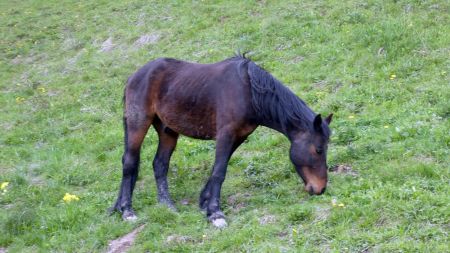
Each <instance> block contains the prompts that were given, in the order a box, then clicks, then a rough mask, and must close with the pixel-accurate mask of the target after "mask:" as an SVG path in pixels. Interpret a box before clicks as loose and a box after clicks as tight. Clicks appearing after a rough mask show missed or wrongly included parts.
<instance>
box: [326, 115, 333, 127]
mask: <svg viewBox="0 0 450 253" xmlns="http://www.w3.org/2000/svg"><path fill="white" fill-rule="evenodd" d="M332 119H333V114H332V113H330V115H328V117H326V118H325V122H327V124H328V125H329V124H330V123H331V120H332Z"/></svg>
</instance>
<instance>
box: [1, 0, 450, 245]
mask: <svg viewBox="0 0 450 253" xmlns="http://www.w3.org/2000/svg"><path fill="white" fill-rule="evenodd" d="M449 13H450V4H449V2H448V1H378V0H373V1H358V0H353V1H345V2H341V1H336V0H329V1H304V2H302V3H298V2H297V1H256V2H254V1H81V2H79V1H1V2H0V34H1V35H2V36H1V37H0V63H1V64H0V78H1V79H0V80H1V82H0V91H1V94H0V103H1V106H0V118H1V121H0V124H1V125H0V150H1V152H0V183H1V182H10V183H9V185H8V187H7V188H6V190H7V191H6V192H4V193H3V194H1V195H0V231H2V232H1V233H0V247H1V248H6V249H7V250H8V252H48V251H54V252H101V251H105V249H106V248H107V244H108V241H109V240H112V239H115V238H117V237H120V236H122V235H124V234H126V233H128V232H130V231H131V230H132V229H133V228H134V227H137V226H138V224H144V223H145V224H146V226H145V228H144V230H143V231H142V232H141V233H140V234H139V236H138V238H137V241H136V242H135V244H134V246H133V248H132V250H131V252H144V251H151V252H167V251H175V252H184V251H186V252H203V251H210V252H222V251H228V252H238V251H251V252H253V251H254V252H298V251H305V252H357V251H364V252H449V251H450V249H449V245H450V244H449V239H448V238H449V235H448V233H449V224H450V220H449V216H450V208H449V203H450V194H449V193H450V187H449V164H450V159H449V157H450V156H449V142H450V137H449V136H450V132H449V129H450V120H449V115H450V103H449V101H450V78H449V77H450V26H449V25H448V24H449V23H450V15H449ZM142 35H152V38H153V39H154V41H153V42H152V43H150V44H146V45H142V46H139V45H137V44H136V43H135V42H136V41H137V40H138V39H139V38H140V37H141V36H142ZM108 38H111V40H112V43H113V44H114V47H113V48H112V49H111V50H109V51H105V52H102V51H101V48H102V43H103V42H105V41H106V40H107V39H108ZM237 49H241V51H251V52H252V57H253V59H254V60H255V61H256V62H257V63H259V64H260V65H262V66H263V67H265V68H266V69H267V70H269V71H270V72H271V73H272V74H273V75H274V76H276V77H277V78H278V79H280V80H281V81H283V82H284V83H285V84H286V85H287V86H289V87H290V88H291V89H292V90H293V91H294V92H295V93H296V94H298V95H299V96H300V97H301V98H303V99H304V100H305V101H306V102H307V103H308V104H309V105H310V107H311V108H313V110H314V111H316V112H319V113H322V114H328V113H330V112H334V113H335V118H334V121H333V123H332V125H331V127H332V130H333V132H334V134H333V136H332V142H331V144H330V147H329V158H328V160H329V161H328V163H329V164H330V166H334V165H339V164H346V165H350V166H351V167H352V169H353V174H355V175H352V174H336V173H331V174H330V184H329V187H328V188H327V192H326V193H325V194H324V195H321V196H314V197H310V196H309V195H308V194H307V193H305V192H304V191H303V190H302V189H303V185H302V183H301V180H300V179H299V178H298V176H297V175H296V173H295V171H294V170H293V168H292V166H291V164H290V162H289V159H288V148H289V142H288V141H287V140H286V139H285V138H284V137H283V136H282V135H281V134H279V133H276V132H275V131H272V130H270V129H266V128H259V129H258V130H257V131H256V132H255V133H254V134H253V135H252V136H250V138H249V140H248V141H247V142H246V143H245V144H244V145H242V146H241V147H240V149H239V150H238V151H237V152H236V153H235V155H234V156H233V158H232V159H231V162H230V166H229V169H228V174H227V179H226V181H225V183H224V186H223V191H222V196H223V197H222V205H223V209H224V212H225V214H226V215H227V217H228V221H229V227H228V228H226V229H224V230H217V229H214V228H213V227H212V226H211V225H210V224H208V223H207V222H206V219H205V217H204V216H203V214H202V213H201V212H200V211H199V210H198V208H197V198H198V195H199V192H200V190H201V187H202V185H203V183H204V182H205V180H206V179H207V176H208V175H209V173H210V172H209V171H210V168H211V166H212V163H213V151H214V143H213V142H205V141H197V140H193V139H188V138H181V139H180V141H179V145H178V148H177V151H176V152H175V154H174V157H173V159H172V162H171V171H170V174H169V177H170V180H169V181H170V190H171V192H172V196H173V198H174V200H175V201H176V203H177V207H178V209H179V212H178V213H173V212H170V211H169V210H168V209H166V208H164V207H162V206H159V205H157V204H156V187H155V182H154V180H153V172H152V169H151V161H152V157H153V155H154V153H155V149H156V141H157V137H156V134H155V133H154V131H151V132H150V133H149V135H148V137H147V139H146V141H145V143H144V147H143V154H142V163H141V173H140V179H139V181H138V183H137V188H136V190H135V195H134V207H135V209H136V211H137V214H138V215H139V217H140V220H139V222H138V224H129V223H125V222H122V221H121V219H120V217H119V215H114V216H111V217H110V216H107V214H106V209H107V208H108V207H109V206H110V205H111V204H112V203H113V201H114V200H115V198H116V194H117V191H118V186H119V181H120V177H121V164H120V160H121V153H122V151H123V144H122V138H123V131H122V122H121V117H122V104H121V98H122V91H123V86H124V83H125V80H126V79H127V77H128V76H129V75H130V74H132V73H133V72H134V71H135V70H136V69H137V68H138V67H140V66H141V65H143V64H144V63H146V62H147V61H149V60H152V59H155V58H157V57H161V56H168V57H175V58H180V59H184V60H189V61H197V62H203V63H210V62H215V61H219V60H222V59H224V58H227V57H229V56H232V54H233V52H234V51H235V50H237ZM391 75H395V76H396V77H395V78H393V79H392V80H391V78H390V77H391ZM349 116H352V117H349ZM66 192H68V193H71V194H76V195H77V196H79V198H80V200H79V201H75V202H71V203H64V201H63V200H62V198H63V196H64V194H65V193H66ZM333 199H335V200H337V202H338V203H343V204H344V205H345V206H344V207H333V206H332V204H331V201H332V200H333ZM181 200H187V201H188V202H189V203H188V204H187V205H182V204H181ZM262 221H266V222H263V223H266V224H261V222H262ZM169 236H175V237H176V236H179V237H181V236H185V238H187V239H186V240H171V241H168V240H167V238H168V237H169Z"/></svg>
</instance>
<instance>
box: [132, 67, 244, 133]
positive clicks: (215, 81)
mask: <svg viewBox="0 0 450 253" xmlns="http://www.w3.org/2000/svg"><path fill="white" fill-rule="evenodd" d="M247 79H248V78H246V70H245V66H244V65H242V62H240V61H233V60H228V61H227V60H226V61H223V62H218V63H214V64H198V63H190V62H184V61H179V60H175V59H170V58H160V59H157V60H154V61H151V62H149V63H147V64H146V65H144V66H143V67H142V68H141V69H140V70H138V71H137V72H136V73H135V74H134V75H133V76H132V77H131V78H130V80H129V82H128V85H127V86H128V88H127V91H128V90H129V91H130V93H136V94H135V95H134V97H139V98H136V99H135V100H137V101H138V103H139V104H140V105H142V106H143V107H145V109H146V110H147V113H148V114H150V115H152V114H154V115H156V116H157V117H158V118H159V119H160V120H161V121H162V122H163V123H164V125H165V126H166V127H169V128H170V129H172V130H173V131H175V132H178V133H181V134H183V135H187V136H190V137H194V138H200V139H213V138H215V137H216V134H217V130H218V128H221V127H223V126H225V125H226V124H228V123H229V122H230V121H233V122H235V121H245V119H246V118H247V117H248V115H247V114H248V110H249V108H251V104H250V97H251V95H250V88H249V83H248V81H246V80H247ZM127 95H128V94H127Z"/></svg>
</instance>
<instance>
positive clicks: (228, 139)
mask: <svg viewBox="0 0 450 253" xmlns="http://www.w3.org/2000/svg"><path fill="white" fill-rule="evenodd" d="M244 140H245V138H237V137H235V136H233V135H232V134H223V135H221V136H220V138H217V142H216V159H215V162H214V167H213V171H212V174H211V176H210V178H209V180H208V182H207V183H206V185H205V187H204V189H203V191H202V193H201V195H200V207H201V208H204V209H206V215H207V217H208V220H209V221H211V222H212V224H213V225H214V226H216V227H218V228H222V227H225V226H227V222H226V221H225V215H224V214H223V212H222V211H221V210H220V191H221V188H222V183H223V181H224V180H225V175H226V172H227V166H228V161H229V160H230V157H231V155H232V154H233V152H234V151H235V150H236V148H237V147H239V145H240V144H241V143H242V142H243V141H244Z"/></svg>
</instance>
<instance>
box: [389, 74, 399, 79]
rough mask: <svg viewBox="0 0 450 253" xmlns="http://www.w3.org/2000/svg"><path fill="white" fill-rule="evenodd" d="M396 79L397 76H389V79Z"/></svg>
mask: <svg viewBox="0 0 450 253" xmlns="http://www.w3.org/2000/svg"><path fill="white" fill-rule="evenodd" d="M396 77H397V76H396V75H395V74H391V75H390V76H389V79H391V80H394V79H395V78H396Z"/></svg>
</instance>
